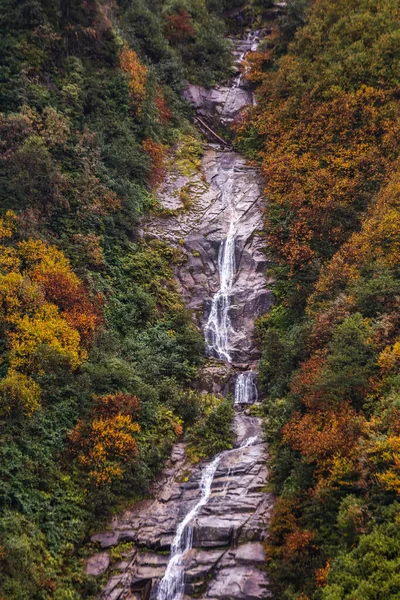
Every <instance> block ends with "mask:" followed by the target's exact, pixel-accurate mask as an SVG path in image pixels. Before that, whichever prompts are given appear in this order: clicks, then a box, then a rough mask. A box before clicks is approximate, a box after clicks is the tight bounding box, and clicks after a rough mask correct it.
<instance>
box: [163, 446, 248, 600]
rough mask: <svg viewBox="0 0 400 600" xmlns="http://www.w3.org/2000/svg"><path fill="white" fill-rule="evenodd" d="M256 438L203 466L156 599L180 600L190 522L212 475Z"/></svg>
mask: <svg viewBox="0 0 400 600" xmlns="http://www.w3.org/2000/svg"><path fill="white" fill-rule="evenodd" d="M257 439H258V437H257V436H254V437H250V438H247V440H245V441H244V442H243V443H242V445H241V446H239V448H233V450H224V451H223V452H220V453H219V454H217V456H216V457H215V458H214V460H213V461H212V462H210V463H209V464H208V465H206V466H205V467H204V468H203V473H202V476H201V481H200V492H201V493H200V499H199V500H198V502H197V504H195V506H194V507H193V508H192V509H191V510H190V511H189V512H188V513H187V515H186V516H185V517H184V518H183V519H182V521H181V522H180V523H179V525H178V528H177V530H176V534H175V537H174V539H173V542H172V544H171V558H170V560H169V562H168V565H167V569H166V571H165V575H164V577H163V578H162V579H161V581H160V583H159V585H158V590H157V600H182V598H183V594H184V591H185V569H184V556H185V554H186V552H187V551H188V550H190V549H191V548H192V543H193V528H192V527H191V526H190V522H191V521H192V519H193V518H194V517H195V516H196V515H197V514H198V513H199V511H200V509H201V507H202V506H204V505H205V504H207V501H208V499H209V497H210V495H211V486H212V482H213V480H214V475H215V473H216V471H217V469H218V465H219V463H220V462H221V460H222V459H223V458H224V456H227V455H229V454H232V453H234V452H238V451H240V450H242V449H244V448H247V447H248V446H252V445H253V444H254V443H255V442H256V441H257Z"/></svg>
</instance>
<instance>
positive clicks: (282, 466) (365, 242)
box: [235, 0, 400, 600]
mask: <svg viewBox="0 0 400 600" xmlns="http://www.w3.org/2000/svg"><path fill="white" fill-rule="evenodd" d="M300 6H301V3H300V2H297V3H288V15H285V16H284V17H282V19H281V24H282V25H283V26H284V27H286V26H287V24H288V19H289V17H290V14H291V11H295V10H299V7H300ZM303 6H304V7H305V8H304V10H303V13H302V14H300V17H299V15H297V17H299V18H297V23H301V22H303V23H304V26H303V27H300V28H298V30H297V33H296V34H295V37H294V38H293V37H292V38H291V40H289V41H288V39H287V38H285V37H284V36H285V35H286V32H287V29H284V30H282V33H281V32H280V31H277V29H276V28H274V29H273V31H272V34H271V35H270V36H269V37H268V38H267V39H266V40H265V41H264V43H263V44H262V46H261V47H260V48H259V50H258V51H257V52H255V53H251V54H250V55H249V56H248V57H247V64H246V67H245V77H247V78H248V80H249V81H250V82H252V83H253V85H255V86H256V98H257V104H256V106H255V107H252V108H251V109H250V110H248V111H247V113H245V114H244V115H242V116H241V118H240V119H238V121H237V122H236V123H235V130H236V132H237V135H238V139H239V144H240V145H241V147H242V148H243V150H245V151H246V152H247V153H248V155H249V156H250V157H251V158H253V159H256V160H258V161H259V163H260V165H261V169H262V172H263V175H264V176H265V182H266V188H265V191H266V198H267V206H266V211H265V234H266V243H267V245H268V248H269V251H270V252H271V254H272V257H273V258H272V262H273V264H272V268H271V270H270V275H271V276H272V277H273V278H274V279H275V296H276V306H275V307H273V309H272V310H271V312H270V313H269V315H267V316H266V317H265V318H264V319H263V320H262V321H261V322H260V325H259V334H260V341H261V344H262V353H263V356H262V359H261V361H260V381H262V384H263V387H264V389H265V393H266V396H267V400H266V414H267V415H268V419H267V420H268V423H267V426H266V427H267V432H268V435H269V441H270V444H271V446H270V447H271V452H272V457H273V458H272V465H271V467H272V477H273V480H274V482H275V489H276V491H277V493H278V495H279V499H278V502H277V504H276V508H275V510H274V512H273V514H272V521H271V524H270V531H271V536H270V539H269V541H268V554H269V557H270V563H269V570H270V573H271V577H272V580H273V585H274V586H276V587H275V590H274V591H275V594H276V596H277V597H287V598H289V597H290V598H300V597H308V598H313V599H314V598H315V599H317V598H323V599H324V600H325V599H327V600H333V599H335V600H336V598H361V597H372V596H374V595H375V596H376V597H392V596H391V591H389V588H388V589H387V590H386V591H381V585H378V584H377V585H376V586H375V587H374V586H372V587H371V588H368V591H367V592H365V589H363V583H362V582H363V581H365V580H366V575H365V573H366V572H367V571H365V564H363V565H361V562H360V561H362V559H361V558H360V557H361V553H362V548H364V551H366V550H365V548H369V550H368V552H370V551H371V550H370V548H371V547H373V542H372V541H371V542H369V541H368V540H369V539H371V540H373V539H374V535H375V533H374V532H375V526H376V522H384V523H385V525H384V527H387V528H388V529H387V531H391V528H393V519H394V517H393V514H394V513H395V507H396V506H397V502H398V500H399V494H400V485H399V481H400V470H399V467H400V463H399V451H400V445H399V441H400V435H399V434H400V432H399V423H400V421H399V410H398V402H399V393H398V391H399V369H400V360H399V357H400V350H399V349H400V283H399V264H400V237H399V231H400V227H399V224H400V202H399V200H400V178H399V169H400V165H399V155H400V145H399V142H398V140H399V133H400V131H399V126H400V119H399V114H400V113H399V95H398V81H399V77H400V71H399V64H400V63H399V62H398V57H399V47H398V38H399V26H398V24H399V22H400V21H399V18H400V13H399V4H398V2H396V1H395V0H389V1H388V2H381V1H380V0H373V1H372V2H371V1H370V0H351V1H350V2H347V1H344V0H338V1H337V2H330V1H329V0H316V1H315V2H312V3H303ZM296 7H297V8H296ZM396 40H397V41H396ZM283 47H285V48H286V50H287V52H286V53H283V55H282V48H283ZM394 57H396V58H395V59H394ZM382 507H385V508H382ZM389 507H391V508H390V509H389ZM392 509H393V511H392ZM391 511H392V512H391ZM397 518H398V517H397ZM310 531H311V532H312V534H313V537H312V539H311V538H310V540H309V541H307V540H308V538H307V536H308V535H310V534H309V533H308V532H310ZM376 535H378V534H376ZM390 535H391V534H390ZM364 539H365V542H363V540H364ZM303 541H304V547H303V548H302V543H303ZM307 543H308V546H307ZM363 544H364V546H363ZM358 547H359V548H360V552H359V554H358V555H357V559H355V557H354V556H353V554H352V553H354V555H356V554H357V552H358V550H357V548H358ZM374 547H376V546H374ZM380 547H382V548H383V546H382V545H381V546H380ZM296 548H299V552H298V553H297V554H296V552H297V550H296ZM379 552H380V551H377V555H378V556H379ZM392 556H396V559H395V560H397V561H398V556H399V553H398V551H394V552H393V555H392ZM376 560H377V564H376V565H374V567H373V569H372V571H371V573H372V572H373V575H372V574H371V578H372V577H373V578H375V579H376V581H378V580H379V577H380V576H381V577H382V581H384V580H388V581H389V580H390V576H389V575H387V573H386V574H385V573H384V571H383V570H382V571H381V569H383V567H382V564H383V563H384V561H385V558H384V556H383V555H382V556H381V557H380V558H377V559H376ZM370 564H371V565H372V562H371V563H370ZM371 568H372V567H371ZM363 569H364V570H363ZM374 569H375V570H374ZM372 590H373V591H372ZM380 594H381V596H380ZM382 594H383V595H382Z"/></svg>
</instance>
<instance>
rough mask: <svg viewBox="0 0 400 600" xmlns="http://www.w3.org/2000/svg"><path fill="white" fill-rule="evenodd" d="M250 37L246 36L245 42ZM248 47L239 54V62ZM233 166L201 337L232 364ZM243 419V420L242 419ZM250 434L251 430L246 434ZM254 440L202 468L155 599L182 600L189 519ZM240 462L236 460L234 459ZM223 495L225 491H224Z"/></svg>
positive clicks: (247, 400) (246, 385)
mask: <svg viewBox="0 0 400 600" xmlns="http://www.w3.org/2000/svg"><path fill="white" fill-rule="evenodd" d="M250 38H251V34H250V35H249V40H250ZM248 49H249V48H245V50H244V52H243V53H242V54H241V55H240V60H242V59H243V57H244V56H245V54H246V52H247V51H248ZM240 84H241V75H240V74H239V75H238V77H237V78H236V79H235V81H234V83H233V85H232V90H233V92H235V89H237V88H238V87H239V86H240ZM238 172H239V171H238ZM234 183H235V167H234V166H233V167H231V168H230V169H229V170H227V171H226V177H225V180H224V182H223V185H222V187H221V188H220V189H221V197H220V199H221V204H222V206H223V207H225V209H224V210H226V216H227V219H226V222H227V223H228V231H227V233H226V237H225V238H224V239H223V240H222V241H221V243H220V246H219V249H218V273H219V289H218V290H217V291H216V293H215V294H214V295H213V297H212V300H211V308H210V313H209V316H208V320H207V323H206V325H205V327H204V335H205V341H206V346H207V354H208V355H211V356H215V357H216V358H219V359H220V360H223V361H226V362H228V363H231V362H232V350H233V348H232V346H231V340H232V334H233V333H234V330H233V326H232V322H231V319H230V309H231V307H232V298H233V296H234V284H235V278H236V272H237V265H236V258H235V250H236V238H237V236H238V233H239V231H238V224H239V219H240V215H238V214H237V211H236V203H237V202H238V189H237V188H235V185H234ZM255 377H256V376H255V373H254V372H253V371H248V372H246V373H240V374H239V375H238V376H237V378H236V381H235V404H252V403H253V402H255V401H256V400H257V399H258V393H257V386H256V381H255ZM245 418H246V417H245ZM250 431H252V430H251V429H250V430H249V432H250ZM257 441H258V436H250V437H248V438H247V439H245V440H244V442H243V443H242V444H241V445H240V446H239V447H238V448H234V449H232V450H225V451H224V452H221V453H220V454H217V456H215V457H214V459H213V460H212V461H211V462H210V463H208V464H207V465H205V466H203V468H202V474H201V480H200V498H199V500H198V501H197V503H196V504H195V505H194V506H193V508H192V509H191V510H190V511H189V512H188V513H187V514H186V515H185V516H184V517H183V518H182V520H181V521H180V523H179V525H178V527H177V530H176V534H175V537H174V539H173V541H172V544H171V555H170V559H169V562H168V565H167V568H166V571H165V574H164V577H163V578H162V579H161V581H160V582H159V584H158V587H157V596H156V600H182V599H183V597H184V593H185V556H186V554H187V552H188V551H189V550H190V549H192V548H193V524H192V521H193V519H194V518H195V517H196V516H197V515H198V514H199V513H200V511H201V509H202V507H203V506H205V505H206V504H207V502H208V500H209V498H210V496H211V487H212V483H213V480H214V477H215V474H216V472H217V469H218V466H219V464H220V462H221V460H222V459H223V458H224V457H226V456H228V455H230V454H232V453H235V452H240V451H241V450H242V449H243V448H247V447H248V446H251V445H253V444H255V443H257ZM238 460H240V459H238ZM225 493H226V490H225Z"/></svg>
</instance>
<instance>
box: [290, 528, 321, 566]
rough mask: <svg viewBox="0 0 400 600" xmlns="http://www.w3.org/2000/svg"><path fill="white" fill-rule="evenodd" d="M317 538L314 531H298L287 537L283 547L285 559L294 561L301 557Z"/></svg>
mask: <svg viewBox="0 0 400 600" xmlns="http://www.w3.org/2000/svg"><path fill="white" fill-rule="evenodd" d="M314 538H315V534H314V533H313V532H312V531H307V530H305V531H301V530H300V529H296V530H295V531H292V532H291V533H288V534H287V535H286V539H285V545H284V547H283V557H284V558H285V559H286V560H293V559H295V558H296V557H300V556H301V555H302V554H303V552H304V550H306V549H307V548H308V547H309V546H310V545H311V543H312V542H313V540H314Z"/></svg>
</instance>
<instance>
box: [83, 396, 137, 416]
mask: <svg viewBox="0 0 400 600" xmlns="http://www.w3.org/2000/svg"><path fill="white" fill-rule="evenodd" d="M94 411H95V414H96V415H101V416H102V417H111V416H116V415H117V414H122V415H129V416H131V417H135V418H136V416H137V414H138V413H139V411H140V404H139V400H138V399H137V397H136V396H132V395H131V394H123V393H122V392H118V393H117V394H107V395H106V396H96V398H95V409H94Z"/></svg>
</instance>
